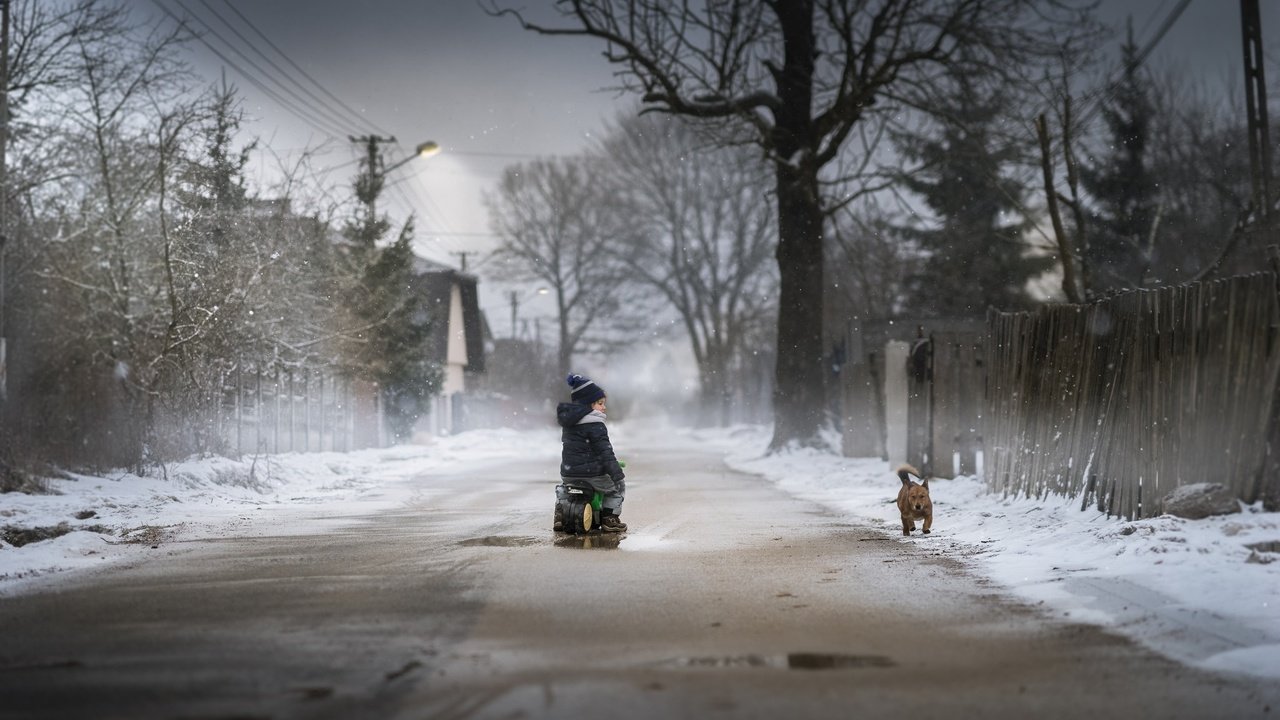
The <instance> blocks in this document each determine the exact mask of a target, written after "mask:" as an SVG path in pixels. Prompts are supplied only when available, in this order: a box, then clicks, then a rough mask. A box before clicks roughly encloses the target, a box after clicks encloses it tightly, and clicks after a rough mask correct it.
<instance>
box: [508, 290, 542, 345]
mask: <svg viewBox="0 0 1280 720" xmlns="http://www.w3.org/2000/svg"><path fill="white" fill-rule="evenodd" d="M548 292H550V291H549V290H547V289H546V288H544V287H540V288H538V289H537V290H534V291H533V292H531V293H529V294H528V295H525V297H524V299H526V300H527V299H529V298H531V297H533V296H534V295H546V294H547V293H548ZM520 300H521V298H520V293H518V292H516V291H515V290H512V291H511V339H512V340H514V339H515V337H516V310H517V309H518V308H519V307H520Z"/></svg>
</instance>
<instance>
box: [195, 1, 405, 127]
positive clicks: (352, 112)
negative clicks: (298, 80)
mask: <svg viewBox="0 0 1280 720" xmlns="http://www.w3.org/2000/svg"><path fill="white" fill-rule="evenodd" d="M201 2H204V0H201ZM222 3H223V4H224V5H226V6H227V7H228V8H230V9H231V12H233V13H235V14H236V17H239V18H240V19H241V20H242V21H243V22H244V24H245V25H247V26H249V29H250V30H252V31H253V32H254V33H256V34H257V35H258V37H260V38H262V40H263V41H264V42H266V43H267V45H268V46H270V48H271V49H272V50H275V51H276V54H278V55H279V56H280V57H282V58H284V61H285V62H287V63H289V66H290V67H292V68H293V69H294V70H297V71H298V73H299V74H300V75H302V77H304V78H306V79H307V80H309V81H311V84H312V85H315V86H316V87H317V88H319V89H320V92H322V93H324V94H325V95H326V96H327V97H328V98H329V99H330V100H332V101H333V102H335V103H337V104H338V106H339V107H341V108H343V109H344V110H346V111H347V112H348V113H349V114H350V115H351V116H352V117H355V118H358V119H359V120H360V121H361V122H363V123H364V124H366V125H368V126H369V127H370V128H372V129H374V130H376V131H378V132H379V133H380V134H382V135H390V134H391V133H390V132H387V131H386V130H384V129H383V128H380V127H378V125H377V124H375V123H374V122H373V121H372V120H369V119H367V118H365V117H364V115H363V114H362V113H360V112H359V111H357V110H355V109H353V108H352V107H351V106H350V105H348V104H346V103H345V102H343V101H342V100H341V99H339V98H338V96H336V95H334V94H333V93H332V92H329V89H328V88H327V87H325V86H324V84H323V83H321V82H320V81H319V80H316V79H315V78H314V77H312V76H311V75H310V74H309V73H308V72H307V71H306V70H303V69H302V67H301V66H300V65H298V63H296V62H294V61H293V58H290V57H289V56H288V55H287V54H286V53H285V52H284V51H283V50H281V49H280V47H279V46H277V45H276V44H275V43H274V42H272V41H271V38H269V37H267V35H266V34H265V33H263V32H262V31H261V30H259V29H258V26H256V25H254V24H253V22H252V21H250V20H249V18H247V17H245V16H244V13H242V12H240V11H239V10H237V9H236V6H235V5H232V4H231V0H222ZM211 10H212V9H211ZM215 14H216V13H215ZM223 22H226V21H225V20H224V21H223Z"/></svg>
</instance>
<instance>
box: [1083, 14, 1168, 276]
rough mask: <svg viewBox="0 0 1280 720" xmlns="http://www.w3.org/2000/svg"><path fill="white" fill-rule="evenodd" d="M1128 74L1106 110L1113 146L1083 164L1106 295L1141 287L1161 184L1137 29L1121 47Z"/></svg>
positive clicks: (1094, 265)
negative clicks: (1152, 151)
mask: <svg viewBox="0 0 1280 720" xmlns="http://www.w3.org/2000/svg"><path fill="white" fill-rule="evenodd" d="M1121 51H1122V54H1123V61H1124V73H1123V75H1122V76H1121V78H1120V80H1119V81H1118V82H1117V83H1116V84H1115V86H1114V90H1113V92H1112V95H1111V98H1110V99H1109V100H1107V101H1106V103H1105V104H1104V105H1103V108H1102V115H1103V120H1104V121H1105V123H1106V126H1107V134H1108V141H1107V145H1106V147H1105V149H1104V150H1103V152H1101V153H1099V154H1098V155H1096V156H1093V157H1091V158H1090V159H1089V160H1088V161H1086V162H1084V163H1082V167H1081V171H1080V180H1081V183H1082V185H1083V186H1084V189H1085V190H1086V191H1087V192H1088V193H1089V196H1090V197H1091V198H1092V199H1093V201H1094V210H1095V212H1094V213H1093V216H1094V217H1095V218H1096V222H1095V223H1094V224H1093V225H1092V226H1091V227H1090V228H1089V233H1088V234H1089V248H1088V250H1087V251H1086V254H1085V261H1086V262H1088V263H1089V264H1090V268H1091V270H1092V272H1091V275H1092V277H1093V285H1094V287H1092V288H1088V289H1089V290H1095V291H1105V290H1114V289H1122V288H1129V287H1137V286H1140V285H1141V284H1142V281H1143V276H1144V274H1145V273H1146V270H1147V268H1148V267H1149V265H1150V258H1151V250H1152V248H1151V246H1150V244H1151V238H1150V235H1151V224H1152V221H1153V219H1154V217H1155V208H1156V192H1157V187H1156V182H1155V178H1154V176H1153V174H1152V172H1151V169H1150V158H1149V152H1148V147H1147V143H1148V140H1149V139H1150V129H1151V125H1152V121H1153V117H1154V113H1155V109H1154V104H1153V102H1152V100H1151V82H1150V79H1149V78H1148V77H1147V76H1146V75H1145V74H1144V73H1143V72H1141V67H1140V63H1139V61H1138V57H1137V54H1138V47H1137V46H1136V45H1135V44H1134V41H1133V24H1132V21H1130V24H1129V34H1128V38H1127V40H1126V41H1125V44H1124V45H1123V47H1122V48H1121Z"/></svg>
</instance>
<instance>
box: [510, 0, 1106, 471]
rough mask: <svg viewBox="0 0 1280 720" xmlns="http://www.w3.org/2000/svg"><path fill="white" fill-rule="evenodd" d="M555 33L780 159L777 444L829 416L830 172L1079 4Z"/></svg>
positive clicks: (790, 2) (656, 12)
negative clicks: (583, 39)
mask: <svg viewBox="0 0 1280 720" xmlns="http://www.w3.org/2000/svg"><path fill="white" fill-rule="evenodd" d="M556 6H557V8H558V10H559V12H560V14H561V16H562V17H563V18H565V19H566V20H567V21H568V24H567V25H565V26H562V27H555V26H551V25H548V24H544V23H539V22H534V21H530V20H528V19H526V18H524V17H522V16H521V15H520V13H518V12H517V11H515V10H510V9H501V8H499V7H497V6H496V5H493V4H491V5H490V7H489V9H490V11H491V12H492V13H493V14H511V15H515V16H516V17H517V18H518V19H519V20H520V22H521V24H522V25H523V26H524V27H525V28H527V29H530V30H533V31H536V32H539V33H542V34H546V35H568V36H587V37H593V38H597V39H599V40H602V41H604V42H605V43H606V50H605V53H604V54H605V57H606V58H607V59H608V60H609V61H610V62H613V63H616V64H618V65H620V66H621V70H620V71H619V78H620V82H621V85H622V87H623V88H624V89H626V90H629V91H632V92H635V93H637V94H638V95H639V96H640V97H641V99H642V100H643V102H644V103H645V105H646V106H647V107H648V108H650V109H655V110H659V111H662V112H668V113H673V114H678V115H685V116H689V117H694V118H699V119H703V120H707V121H711V122H715V121H720V122H721V123H724V124H725V126H726V127H731V128H732V132H731V134H732V135H733V138H734V139H735V140H739V139H741V138H743V137H746V138H749V139H750V140H751V141H753V142H755V143H756V144H758V145H759V146H760V147H761V148H763V150H764V151H765V154H766V156H767V157H768V158H769V160H770V161H771V162H772V164H773V171H774V188H775V192H776V202H777V209H778V211H777V219H778V247H777V260H778V268H779V271H780V278H781V285H780V298H779V300H780V311H779V316H778V333H777V343H778V357H777V367H776V378H777V382H776V384H775V388H774V400H775V403H774V412H775V423H774V436H773V441H772V443H771V447H773V448H774V449H777V448H780V447H782V446H784V445H787V444H789V443H791V442H800V443H802V444H810V445H813V444H819V443H820V440H819V437H818V436H819V433H818V430H819V426H820V424H821V422H822V419H823V417H824V416H825V412H824V408H825V406H826V396H825V388H824V382H825V371H824V365H823V356H824V352H823V348H824V343H823V336H822V334H823V333H822V330H823V288H822V278H823V260H824V252H823V236H824V233H823V230H824V219H825V214H824V211H825V209H826V208H825V207H824V200H823V195H822V184H821V182H820V175H821V173H822V171H823V168H824V167H827V166H828V165H829V164H830V163H832V161H833V160H835V159H837V158H839V157H840V155H841V153H842V150H843V149H844V147H845V145H846V141H847V140H848V139H849V138H850V136H851V134H853V133H854V131H855V129H857V128H859V127H860V126H861V125H862V124H863V123H864V122H865V121H866V120H867V119H868V118H869V117H871V116H872V115H874V114H879V113H887V114H889V115H893V114H894V113H899V112H901V111H902V110H904V109H907V108H919V109H922V110H926V109H927V108H928V105H929V98H930V97H931V95H932V92H933V88H934V87H935V86H936V84H937V83H938V82H942V81H943V78H944V77H945V74H944V73H941V72H939V71H940V70H941V69H942V68H944V67H947V66H950V67H952V68H956V67H957V66H959V67H958V70H959V71H960V72H961V73H962V74H968V75H971V76H978V75H983V74H993V73H999V72H1001V71H1002V70H1005V69H1012V68H1017V67H1019V66H1022V65H1024V64H1026V63H1027V62H1030V61H1032V60H1033V59H1035V58H1036V56H1037V55H1038V54H1039V53H1041V52H1043V51H1046V50H1047V49H1048V48H1049V47H1050V43H1049V36H1048V33H1049V32H1051V31H1052V30H1054V29H1055V27H1056V26H1058V24H1059V23H1065V22H1079V21H1081V19H1082V16H1081V15H1080V10H1079V9H1078V8H1075V7H1072V3H1071V2H1069V1H1068V0H1060V1H1059V0H1041V1H1036V0H939V1H938V2H927V3H926V2H918V1H915V0H878V1H876V2H862V1H855V0H766V1H765V2H748V1H746V0H736V1H732V2H701V3H681V4H671V3H663V2H654V1H652V0H560V1H559V2H557V3H556Z"/></svg>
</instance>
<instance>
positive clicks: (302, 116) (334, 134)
mask: <svg viewBox="0 0 1280 720" xmlns="http://www.w3.org/2000/svg"><path fill="white" fill-rule="evenodd" d="M151 2H152V4H154V5H155V6H156V7H158V8H160V10H161V11H162V12H163V13H164V14H165V15H167V16H169V18H170V19H172V20H173V21H174V22H175V23H177V24H178V26H179V27H182V28H186V29H187V30H188V31H190V32H191V35H192V37H194V38H195V39H196V40H198V41H199V42H200V43H201V44H202V45H204V46H205V47H206V48H208V49H209V52H211V53H213V54H214V55H216V56H217V57H218V59H219V60H221V61H222V62H224V63H226V65H227V67H230V68H231V69H232V70H234V71H235V72H236V73H237V74H239V75H240V76H241V77H243V78H244V79H245V80H247V81H249V83H250V84H251V85H253V86H254V87H256V88H258V90H260V91H262V93H263V94H265V95H266V96H267V97H269V98H271V99H272V100H274V101H275V102H276V103H277V104H278V105H280V107H282V108H284V109H285V110H286V111H288V112H289V113H290V114H292V115H293V116H294V117H296V118H298V119H299V120H301V121H303V122H304V123H306V124H308V125H310V126H311V127H313V128H315V129H316V130H318V131H319V132H321V133H323V134H324V135H325V136H327V137H330V138H332V139H334V140H345V137H344V136H345V135H346V134H348V133H347V131H346V130H344V129H342V128H335V127H333V126H331V125H329V123H326V122H324V121H322V119H320V118H316V117H313V116H310V115H308V114H307V113H305V112H303V111H302V110H301V109H300V108H298V106H296V105H294V104H293V103H291V102H289V101H288V100H287V99H285V98H283V97H281V96H280V95H279V94H278V93H276V92H275V91H273V90H272V89H271V88H269V87H267V86H266V85H264V84H263V83H262V81H260V80H258V78H257V77H255V76H254V75H253V74H251V73H249V72H246V71H245V70H244V68H242V67H240V66H239V65H237V64H236V63H235V61H233V60H231V58H229V57H227V56H226V55H224V54H223V53H222V52H221V51H220V50H218V48H216V47H214V46H213V45H212V44H211V43H210V42H209V41H208V40H206V39H205V38H204V36H203V35H201V34H200V33H198V32H195V31H193V30H192V29H191V28H190V26H189V24H188V23H187V21H186V20H185V19H183V18H180V17H178V16H177V15H176V14H174V13H173V11H171V10H170V9H169V8H167V7H165V6H164V5H163V4H162V3H161V2H160V0H151Z"/></svg>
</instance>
